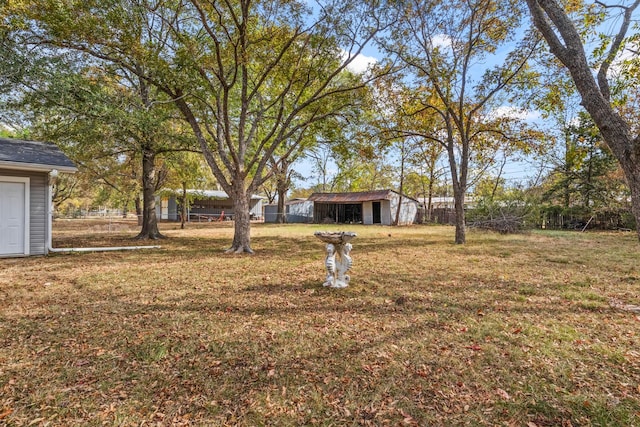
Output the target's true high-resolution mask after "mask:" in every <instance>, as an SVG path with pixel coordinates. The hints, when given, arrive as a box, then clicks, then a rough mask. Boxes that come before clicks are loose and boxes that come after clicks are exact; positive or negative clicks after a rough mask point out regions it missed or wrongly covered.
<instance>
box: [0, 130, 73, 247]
mask: <svg viewBox="0 0 640 427" xmlns="http://www.w3.org/2000/svg"><path fill="white" fill-rule="evenodd" d="M77 170H78V169H77V168H76V166H75V165H74V164H73V162H72V161H71V160H70V159H69V158H68V157H67V156H66V155H65V154H64V153H63V152H62V151H60V149H59V148H58V147H56V146H55V145H53V144H48V143H44V142H35V141H23V140H18V139H7V138H0V257H19V256H29V255H46V254H47V253H48V252H49V248H50V246H51V215H52V214H53V212H52V204H51V198H52V191H51V186H52V185H53V184H54V182H55V179H56V178H57V176H58V173H59V172H63V173H74V172H76V171H77Z"/></svg>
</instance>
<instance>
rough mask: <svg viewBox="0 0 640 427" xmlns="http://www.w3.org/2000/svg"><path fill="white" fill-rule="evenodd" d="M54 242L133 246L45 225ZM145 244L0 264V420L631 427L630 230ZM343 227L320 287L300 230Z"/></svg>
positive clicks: (131, 231)
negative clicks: (243, 246) (345, 263)
mask: <svg viewBox="0 0 640 427" xmlns="http://www.w3.org/2000/svg"><path fill="white" fill-rule="evenodd" d="M54 229H55V231H56V232H55V235H54V245H55V246H58V247H62V246H82V245H85V246H99V245H105V246H108V245H123V244H126V245H136V244H140V242H135V241H131V240H130V238H131V237H132V236H134V235H135V234H136V230H137V228H136V226H135V224H134V223H131V222H126V221H111V222H104V221H102V222H100V221H80V220H75V221H63V220H58V221H56V222H55V224H54ZM161 229H162V231H163V232H164V233H165V234H166V235H167V236H169V237H170V238H169V239H167V240H164V241H161V242H160V244H161V245H162V249H157V250H147V251H127V252H102V253H73V254H54V255H51V256H48V257H33V258H23V259H0V425H1V424H7V425H10V426H27V425H43V426H44V425H52V426H67V425H73V426H103V425H107V426H140V425H166V426H174V425H202V426H215V425H240V426H259V425H276V426H296V425H320V426H330V425H332V426H351V425H353V426H357V425H371V426H383V425H390V426H397V425H420V426H440V425H470V426H476V425H492V426H493V425H504V426H511V425H513V426H529V427H531V426H589V425H593V426H633V425H636V426H640V315H639V314H638V313H636V312H632V311H626V310H621V309H619V308H614V307H612V306H611V305H610V304H611V302H612V301H616V302H617V303H618V304H633V305H640V292H639V291H640V267H639V265H640V263H639V260H640V245H639V244H638V242H637V240H636V235H635V234H632V233H579V232H533V233H531V234H523V235H507V236H504V235H497V234H492V233H485V232H470V233H469V235H468V243H467V244H466V245H464V246H456V245H454V244H453V243H452V241H453V228H450V227H431V226H414V227H406V228H392V227H374V226H367V227H362V226H344V227H342V228H336V227H327V226H308V225H304V226H302V225H286V226H276V225H263V224H257V225H254V227H253V229H252V243H253V249H254V250H255V251H256V253H255V254H254V255H225V254H224V253H223V249H224V248H225V247H226V246H228V245H229V244H230V243H231V237H232V232H233V229H232V227H231V225H230V224H190V225H189V226H188V228H187V229H185V230H180V229H179V228H178V227H177V226H176V225H175V224H162V227H161ZM337 229H344V230H347V231H355V232H356V233H358V237H357V238H356V239H354V241H353V246H354V247H353V251H352V253H351V255H352V257H353V268H352V270H351V271H350V275H351V286H350V287H349V288H347V289H342V290H336V289H328V288H323V287H322V285H321V284H322V282H323V280H324V272H323V263H324V255H323V245H322V243H321V242H320V241H318V240H317V239H315V238H314V237H313V232H314V231H317V230H337Z"/></svg>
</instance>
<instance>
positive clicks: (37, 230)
mask: <svg viewBox="0 0 640 427" xmlns="http://www.w3.org/2000/svg"><path fill="white" fill-rule="evenodd" d="M0 176H17V177H24V178H29V179H30V188H29V192H30V193H29V199H30V200H29V202H30V213H29V227H30V232H29V234H30V236H29V251H30V255H44V254H45V253H46V240H47V237H46V236H47V173H46V172H28V171H19V170H10V169H0Z"/></svg>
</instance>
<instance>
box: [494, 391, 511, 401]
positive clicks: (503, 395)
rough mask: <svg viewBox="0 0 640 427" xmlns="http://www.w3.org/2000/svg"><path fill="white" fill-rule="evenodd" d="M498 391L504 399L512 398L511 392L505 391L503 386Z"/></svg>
mask: <svg viewBox="0 0 640 427" xmlns="http://www.w3.org/2000/svg"><path fill="white" fill-rule="evenodd" d="M496 393H497V394H498V396H500V397H502V398H503V399H504V400H510V399H511V396H509V393H507V392H506V391H504V390H503V389H501V388H499V389H497V390H496Z"/></svg>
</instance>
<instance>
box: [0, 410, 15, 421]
mask: <svg viewBox="0 0 640 427" xmlns="http://www.w3.org/2000/svg"><path fill="white" fill-rule="evenodd" d="M12 413H13V409H5V410H4V411H2V412H0V420H1V419H3V418H6V417H8V416H9V415H11V414H12Z"/></svg>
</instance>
